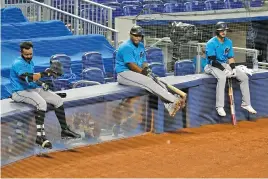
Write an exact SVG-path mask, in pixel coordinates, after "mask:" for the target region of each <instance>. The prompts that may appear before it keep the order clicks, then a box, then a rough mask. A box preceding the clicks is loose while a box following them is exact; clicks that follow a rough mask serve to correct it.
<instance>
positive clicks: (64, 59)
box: [50, 54, 76, 82]
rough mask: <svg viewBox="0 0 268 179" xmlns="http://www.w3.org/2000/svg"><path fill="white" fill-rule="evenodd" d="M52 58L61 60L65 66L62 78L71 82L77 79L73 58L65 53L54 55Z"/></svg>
mask: <svg viewBox="0 0 268 179" xmlns="http://www.w3.org/2000/svg"><path fill="white" fill-rule="evenodd" d="M50 60H59V61H60V62H61V64H62V67H63V73H64V74H63V75H62V76H61V77H60V79H67V80H68V81H69V82H72V81H74V80H76V75H75V74H74V73H73V72H72V68H71V65H72V61H71V58H70V57H69V56H67V55H65V54H56V55H53V56H52V57H51V58H50Z"/></svg>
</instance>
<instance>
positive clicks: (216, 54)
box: [205, 22, 257, 116]
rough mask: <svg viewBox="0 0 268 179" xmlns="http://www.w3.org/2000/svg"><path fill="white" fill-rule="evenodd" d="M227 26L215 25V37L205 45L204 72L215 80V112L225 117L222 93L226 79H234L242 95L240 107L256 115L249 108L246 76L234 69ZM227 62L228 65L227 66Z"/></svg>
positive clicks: (224, 24)
mask: <svg viewBox="0 0 268 179" xmlns="http://www.w3.org/2000/svg"><path fill="white" fill-rule="evenodd" d="M228 29H229V28H228V27H227V24H226V23H224V22H218V23H217V24H216V36H215V37H213V38H211V39H210V40H209V41H208V42H207V45H206V57H207V63H208V64H207V65H206V66H205V72H206V73H208V74H212V75H213V76H214V77H215V78H217V80H218V83H217V91H216V110H217V112H218V114H219V115H220V116H226V113H225V111H224V91H225V83H226V78H232V77H234V78H236V79H237V80H238V81H239V83H240V89H241V93H242V104H241V107H242V108H244V109H246V110H247V111H249V112H250V113H253V114H255V113H257V112H256V111H255V110H254V109H253V108H252V106H251V103H250V93H249V82H248V76H247V74H246V73H244V72H243V71H241V70H239V69H238V68H236V64H235V60H234V51H233V43H232V41H231V40H230V39H228V38H227V37H226V34H227V30H228ZM228 62H229V64H227V63H228Z"/></svg>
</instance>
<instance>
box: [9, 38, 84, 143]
mask: <svg viewBox="0 0 268 179" xmlns="http://www.w3.org/2000/svg"><path fill="white" fill-rule="evenodd" d="M20 50H21V56H20V57H18V58H17V59H16V60H15V61H14V62H13V64H12V67H11V70H10V82H11V85H12V99H13V100H14V101H16V102H23V103H27V104H31V105H33V106H35V107H36V108H37V110H36V113H35V120H36V127H37V137H36V143H37V144H38V145H40V146H42V147H43V148H52V144H51V142H50V141H49V140H47V138H46V135H45V128H44V119H45V112H46V110H47V103H50V104H53V105H54V106H55V114H56V116H57V118H58V120H59V123H60V125H61V129H62V130H61V137H63V138H65V137H68V138H80V135H79V134H76V133H74V132H73V131H71V130H70V129H69V127H68V126H67V123H66V119H65V111H64V107H63V101H62V99H61V97H60V96H58V95H57V94H55V93H53V92H52V91H49V90H48V85H47V84H46V83H41V84H40V85H41V86H42V87H40V86H39V85H38V83H37V81H40V80H39V79H40V78H42V77H48V76H51V75H53V70H52V69H49V68H48V69H46V70H45V72H41V73H35V72H34V63H33V61H32V58H33V45H32V43H31V42H23V43H21V45H20Z"/></svg>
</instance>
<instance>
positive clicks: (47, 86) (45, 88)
mask: <svg viewBox="0 0 268 179" xmlns="http://www.w3.org/2000/svg"><path fill="white" fill-rule="evenodd" d="M42 88H43V90H44V91H47V90H49V85H48V84H46V83H42Z"/></svg>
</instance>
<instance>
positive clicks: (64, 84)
mask: <svg viewBox="0 0 268 179" xmlns="http://www.w3.org/2000/svg"><path fill="white" fill-rule="evenodd" d="M52 84H53V91H61V90H67V89H70V88H71V86H70V81H69V80H68V79H56V80H53V81H52Z"/></svg>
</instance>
